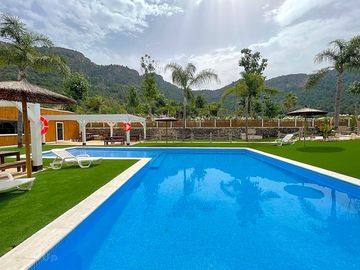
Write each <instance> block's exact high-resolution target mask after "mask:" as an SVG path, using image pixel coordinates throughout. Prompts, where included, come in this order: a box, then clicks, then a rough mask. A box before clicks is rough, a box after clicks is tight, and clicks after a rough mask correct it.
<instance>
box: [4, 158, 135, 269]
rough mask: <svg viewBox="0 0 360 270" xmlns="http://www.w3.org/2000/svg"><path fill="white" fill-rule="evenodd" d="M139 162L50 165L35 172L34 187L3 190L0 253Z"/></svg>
mask: <svg viewBox="0 0 360 270" xmlns="http://www.w3.org/2000/svg"><path fill="white" fill-rule="evenodd" d="M135 162H136V161H135V160H104V161H103V162H102V163H101V164H100V165H97V166H92V167H90V168H88V169H80V168H79V167H76V166H74V167H67V168H66V167H65V168H63V169H61V170H56V171H54V170H51V169H50V170H46V171H43V172H39V173H36V174H35V175H34V176H35V177H36V180H35V184H34V186H33V188H32V190H31V191H28V192H9V193H2V194H0V256H1V255H3V254H4V253H6V252H7V251H9V250H10V249H11V248H13V247H14V246H16V245H18V244H19V243H21V242H22V241H24V240H25V239H26V238H27V237H29V236H31V235H32V234H33V233H35V232H36V231H38V230H39V229H41V228H42V227H44V226H45V225H46V224H48V223H50V222H51V221H52V220H54V219H55V218H56V217H58V216H60V215H61V214H63V213H64V212H66V211H67V210H68V209H70V208H72V207H73V206H75V205H76V204H78V203H79V202H80V201H82V200H83V199H85V198H86V197H88V196H89V195H90V194H91V193H93V192H95V191H96V190H97V189H99V188H100V187H101V186H103V185H104V184H106V183H107V182H108V181H110V180H112V179H113V178H114V177H115V176H117V175H119V174H120V173H121V172H122V171H124V170H125V169H127V168H128V167H130V166H131V165H133V164H134V163H135ZM44 163H45V164H48V163H49V161H48V160H45V162H44ZM0 268H1V266H0Z"/></svg>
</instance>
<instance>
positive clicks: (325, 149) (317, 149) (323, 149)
mask: <svg viewBox="0 0 360 270" xmlns="http://www.w3.org/2000/svg"><path fill="white" fill-rule="evenodd" d="M296 151H299V152H304V153H314V154H315V153H337V152H343V151H345V148H343V147H336V146H307V147H301V148H298V149H296Z"/></svg>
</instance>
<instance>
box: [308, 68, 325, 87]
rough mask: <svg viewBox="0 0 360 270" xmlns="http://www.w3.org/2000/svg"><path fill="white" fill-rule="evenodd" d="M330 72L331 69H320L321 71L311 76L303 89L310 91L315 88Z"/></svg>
mask: <svg viewBox="0 0 360 270" xmlns="http://www.w3.org/2000/svg"><path fill="white" fill-rule="evenodd" d="M329 71H330V68H323V69H320V70H319V71H317V72H315V73H313V74H311V75H310V76H309V78H308V79H307V80H306V82H305V85H304V87H303V88H304V89H305V90H309V89H311V88H313V87H314V86H315V85H316V84H317V83H318V82H319V81H321V80H322V79H323V78H324V77H325V76H326V74H328V72H329Z"/></svg>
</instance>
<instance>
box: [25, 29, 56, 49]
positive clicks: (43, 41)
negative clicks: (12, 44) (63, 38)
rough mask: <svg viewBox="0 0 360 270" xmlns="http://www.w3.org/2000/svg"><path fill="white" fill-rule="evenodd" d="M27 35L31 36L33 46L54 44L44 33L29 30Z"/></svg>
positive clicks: (50, 45) (51, 45)
mask: <svg viewBox="0 0 360 270" xmlns="http://www.w3.org/2000/svg"><path fill="white" fill-rule="evenodd" d="M27 35H28V37H29V40H30V44H32V45H33V46H38V47H47V48H49V47H53V46H54V44H53V42H52V41H51V40H50V38H48V37H47V36H45V35H43V34H39V33H36V32H29V33H27Z"/></svg>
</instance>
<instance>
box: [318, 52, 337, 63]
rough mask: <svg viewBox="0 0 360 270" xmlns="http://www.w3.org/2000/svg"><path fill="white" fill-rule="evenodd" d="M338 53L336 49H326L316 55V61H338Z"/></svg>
mask: <svg viewBox="0 0 360 270" xmlns="http://www.w3.org/2000/svg"><path fill="white" fill-rule="evenodd" d="M336 58H337V53H336V51H335V50H334V49H326V50H324V51H322V52H321V53H318V54H317V55H316V56H315V59H314V62H315V63H322V62H333V61H336Z"/></svg>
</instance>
